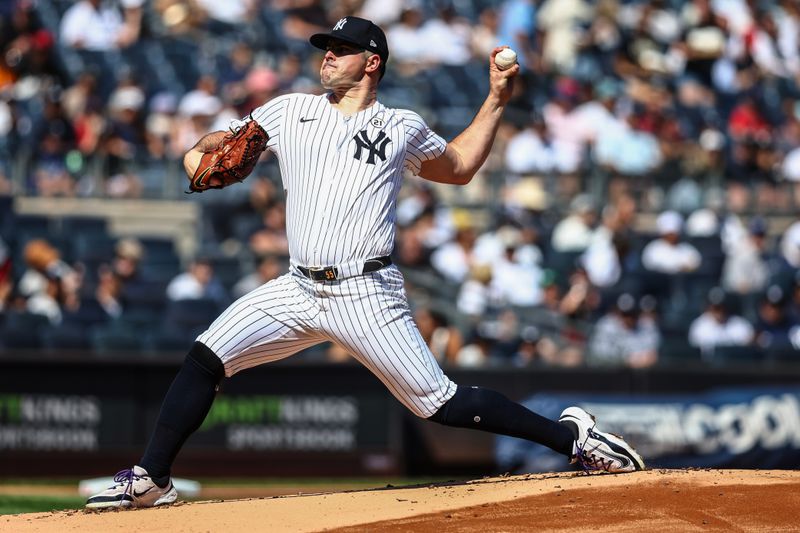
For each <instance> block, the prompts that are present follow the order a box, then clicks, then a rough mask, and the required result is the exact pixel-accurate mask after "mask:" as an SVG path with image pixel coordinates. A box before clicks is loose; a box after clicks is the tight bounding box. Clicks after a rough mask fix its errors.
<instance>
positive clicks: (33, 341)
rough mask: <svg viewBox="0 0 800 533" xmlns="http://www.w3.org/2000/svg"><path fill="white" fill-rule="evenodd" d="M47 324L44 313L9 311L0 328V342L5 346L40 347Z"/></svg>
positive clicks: (48, 322)
mask: <svg viewBox="0 0 800 533" xmlns="http://www.w3.org/2000/svg"><path fill="white" fill-rule="evenodd" d="M49 324H50V321H49V320H48V319H47V317H46V316H44V315H37V314H33V313H27V312H18V311H11V312H9V313H7V314H6V318H5V321H4V322H3V327H2V329H0V344H2V346H3V347H5V348H22V349H34V348H41V347H42V344H43V343H42V333H43V331H44V329H45V328H46V327H47V326H48V325H49Z"/></svg>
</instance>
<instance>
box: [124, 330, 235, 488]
mask: <svg viewBox="0 0 800 533" xmlns="http://www.w3.org/2000/svg"><path fill="white" fill-rule="evenodd" d="M224 375H225V368H224V366H223V365H222V361H220V360H219V357H217V356H216V354H214V352H212V351H211V350H210V349H209V348H208V347H206V346H205V345H204V344H201V343H199V342H195V343H194V345H193V346H192V349H191V350H190V351H189V354H188V355H187V356H186V359H185V360H184V362H183V366H182V367H181V369H180V371H179V372H178V375H177V376H175V379H174V381H173V382H172V385H170V387H169V390H168V391H167V395H166V396H165V397H164V402H163V403H162V404H161V412H160V413H159V414H158V422H157V423H156V427H155V430H154V431H153V435H152V436H151V438H150V443H149V444H148V445H147V449H146V450H145V452H144V456H142V459H141V460H140V461H139V466H141V467H142V468H144V469H145V470H147V473H148V474H150V477H151V478H152V479H153V482H155V484H156V485H158V486H160V487H164V486H166V485H167V483H169V476H170V468H171V467H172V463H173V462H174V461H175V456H176V455H178V452H179V451H180V449H181V447H182V446H183V443H184V442H186V439H187V438H189V435H191V434H192V433H194V432H195V431H196V430H197V428H199V427H200V425H201V424H202V423H203V420H205V418H206V415H207V414H208V411H209V410H210V409H211V404H212V403H214V396H215V394H216V391H217V385H219V383H220V381H222V378H223V377H224Z"/></svg>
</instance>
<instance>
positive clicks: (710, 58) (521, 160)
mask: <svg viewBox="0 0 800 533" xmlns="http://www.w3.org/2000/svg"><path fill="white" fill-rule="evenodd" d="M350 13H354V14H358V15H361V16H364V17H367V18H370V19H372V20H374V21H375V22H376V23H378V24H380V25H381V26H382V27H383V28H384V29H385V30H386V33H387V37H388V41H389V48H390V52H391V55H390V60H389V65H388V66H389V69H388V73H387V76H386V78H385V79H384V81H383V82H382V84H381V96H380V98H381V99H382V101H384V103H386V104H387V105H392V106H397V107H408V108H411V109H415V110H417V111H419V112H420V113H421V114H422V115H423V116H424V117H425V118H426V120H428V122H429V123H430V125H431V126H432V127H433V128H434V129H436V130H437V131H439V132H441V133H442V134H443V135H445V137H452V135H454V134H455V133H457V132H458V131H460V129H461V128H463V127H464V126H466V124H468V123H469V121H470V120H471V118H472V115H473V114H474V112H475V111H476V109H477V107H478V105H479V104H480V102H481V101H482V99H483V97H484V95H485V90H486V87H487V86H488V85H487V82H486V77H487V74H486V68H487V65H486V63H487V57H488V54H489V51H490V50H491V49H492V48H493V47H494V46H496V45H498V44H507V45H510V46H512V47H513V48H514V49H516V50H517V52H518V54H519V61H520V63H521V65H522V67H523V68H522V72H521V75H520V77H519V78H518V79H517V80H516V81H517V83H516V84H515V93H514V96H513V98H512V101H511V103H510V104H509V107H508V109H507V111H506V114H505V121H504V123H503V125H502V127H501V129H500V131H499V133H498V139H497V142H496V144H495V147H494V149H493V152H492V154H491V155H490V157H489V159H488V161H487V163H486V165H485V166H484V168H483V169H481V172H480V175H479V176H478V177H476V178H475V180H474V182H473V184H470V185H469V186H468V187H465V188H463V189H457V190H453V189H454V188H440V187H439V186H437V185H434V184H430V183H426V182H423V181H421V180H418V179H413V178H409V180H408V181H407V185H406V187H405V188H404V190H403V191H402V198H401V201H400V204H399V205H398V211H397V221H398V240H397V246H396V250H395V254H394V255H395V260H396V261H397V262H398V263H399V264H400V265H401V266H402V267H403V269H404V271H405V272H406V277H407V280H408V290H409V293H410V294H411V295H412V298H411V300H412V302H413V303H414V305H415V313H416V315H417V316H416V318H417V321H418V323H419V325H420V329H421V331H422V333H423V336H425V338H426V340H428V341H429V343H430V344H431V347H432V349H433V350H434V353H435V354H436V356H437V357H439V358H440V359H441V360H442V361H443V362H447V363H449V364H457V365H465V366H469V365H473V366H479V365H487V364H518V365H530V364H546V365H561V366H575V365H581V364H624V365H628V366H632V367H646V366H649V365H653V364H657V363H658V362H659V361H664V360H670V359H672V360H675V359H678V360H682V359H687V360H690V359H697V360H704V361H706V362H725V361H729V360H740V359H741V360H748V359H753V360H769V361H775V360H784V359H791V358H793V357H795V350H796V348H797V347H799V346H800V331H798V330H797V326H798V324H800V322H798V320H799V319H800V317H799V316H798V313H800V289H798V286H800V278H799V277H797V276H796V275H795V274H796V272H797V270H798V268H800V218H795V214H796V213H797V212H798V210H797V207H798V205H800V98H799V97H800V4H798V3H797V2H796V1H794V0H773V1H759V0H652V1H643V0H599V1H596V2H594V1H588V0H587V1H584V0H462V1H456V0H452V1H447V0H427V1H421V0H415V1H412V2H408V1H406V2H401V1H399V0H348V1H340V2H330V1H324V0H274V1H272V2H264V1H259V0H230V1H225V2H212V1H210V0H154V1H153V2H147V1H144V0H118V1H100V0H80V1H76V2H68V1H63V0H37V1H33V0H14V1H10V2H4V3H2V5H0V51H2V54H0V194H14V195H17V196H21V195H27V196H53V197H76V196H77V197H84V196H85V197H98V196H99V197H109V198H140V197H141V198H153V199H159V198H175V197H178V194H179V193H180V191H181V190H182V189H183V187H184V183H183V181H182V177H181V175H180V168H179V165H177V164H176V161H177V160H178V159H179V158H180V157H181V156H182V154H183V153H184V152H185V151H186V150H187V149H188V148H189V147H191V146H192V145H193V144H194V143H195V142H196V140H197V139H198V138H199V137H200V136H202V135H203V134H204V133H206V132H208V131H212V130H218V129H226V128H227V126H228V124H229V123H230V120H231V119H233V118H238V117H241V116H244V115H246V114H247V113H248V112H249V111H250V110H251V109H253V108H254V107H256V106H258V105H260V104H261V103H263V102H264V101H266V100H268V99H270V98H272V97H273V96H275V95H278V94H281V93H285V92H290V91H302V92H317V91H319V90H320V88H319V85H318V76H317V67H318V62H319V59H320V56H319V55H318V52H316V51H315V50H314V49H313V48H312V47H310V46H309V45H308V44H307V38H308V36H309V35H311V34H312V33H315V32H317V31H327V30H328V29H330V27H331V26H332V25H333V24H334V23H335V22H336V20H338V19H339V18H340V17H341V16H343V15H346V14H350ZM196 196H197V195H193V197H187V198H186V199H185V200H184V201H192V202H197V203H198V204H199V205H200V206H201V208H202V210H203V215H202V217H201V218H202V220H203V221H204V223H205V225H204V226H203V227H202V228H201V238H202V240H203V243H204V244H203V247H202V249H201V251H200V253H199V254H198V255H197V256H196V257H191V258H185V257H182V258H178V256H177V255H176V254H175V253H174V251H173V252H171V255H170V253H167V254H166V255H164V254H162V253H161V252H157V251H156V250H161V249H162V244H163V243H162V244H159V243H154V242H150V243H148V242H147V241H146V239H140V240H139V241H125V242H126V244H123V241H120V240H119V239H114V238H112V237H111V236H110V235H109V234H108V233H107V232H106V233H105V234H104V235H102V236H101V237H98V238H102V239H104V240H102V242H103V243H105V244H104V246H100V247H99V248H97V247H93V246H87V245H86V244H85V243H82V242H81V241H80V239H78V238H76V236H75V235H69V234H65V233H64V232H63V231H62V233H58V232H56V233H52V234H47V233H37V232H35V231H34V232H28V233H24V232H23V233H20V232H19V231H17V230H15V229H9V228H17V229H18V228H20V227H22V226H20V224H22V223H23V222H22V220H23V218H22V217H18V218H17V219H14V221H6V223H5V226H4V230H5V231H4V232H3V233H2V236H3V238H4V239H5V244H4V245H3V246H2V247H1V248H0V257H6V258H8V261H9V264H11V263H13V264H11V266H9V267H7V268H6V270H5V272H7V274H6V275H5V277H4V280H5V281H4V282H3V284H2V286H0V302H2V305H3V306H4V314H5V315H9V313H10V311H9V310H15V311H14V312H22V310H26V311H27V312H31V313H38V314H40V315H43V316H46V317H47V319H48V324H45V325H44V326H43V327H45V326H46V327H51V328H55V327H57V326H59V324H62V323H70V320H69V317H73V318H74V317H75V316H78V315H81V312H79V311H78V309H79V308H80V305H81V302H84V303H85V302H86V301H92V302H94V303H91V304H88V305H89V306H90V307H92V308H93V309H95V311H97V312H96V313H95V314H94V315H93V316H95V317H101V318H103V320H102V324H103V327H104V328H105V329H102V330H99V331H101V334H95V335H94V336H92V335H89V336H88V337H87V338H91V339H97V338H100V339H101V340H103V339H105V340H108V339H111V340H113V339H115V338H116V339H117V340H120V339H121V341H120V342H122V343H123V344H124V343H125V342H128V341H130V342H134V341H131V340H130V339H129V338H128V337H129V336H130V335H128V333H126V332H125V331H124V329H125V328H123V327H122V326H120V324H121V323H122V324H128V323H131V324H141V323H142V321H144V320H145V318H146V317H147V315H148V313H147V312H145V311H146V310H148V309H149V310H150V311H153V310H154V309H161V310H162V311H163V310H164V309H167V307H169V306H170V303H171V302H173V303H174V302H180V301H190V302H197V301H205V302H208V303H209V304H208V306H207V309H208V310H209V314H211V313H212V311H213V310H217V309H218V308H219V307H221V306H224V305H225V304H226V303H227V302H229V301H230V299H231V298H234V297H236V296H238V295H240V294H241V293H242V291H246V290H247V289H249V288H253V287H255V286H257V285H258V284H259V283H262V282H263V281H265V280H268V279H271V278H272V277H274V276H276V275H278V274H279V273H281V272H282V270H283V269H285V268H286V261H285V255H286V253H287V246H286V240H285V216H284V209H285V205H284V202H283V198H282V187H281V186H280V185H279V173H278V169H277V165H276V162H275V161H274V159H271V158H270V157H269V156H265V157H264V159H263V160H262V163H261V164H260V165H259V166H258V167H257V170H256V173H255V174H254V176H252V177H251V178H250V179H248V180H247V181H246V182H245V183H243V184H242V185H241V186H238V187H237V188H234V189H231V190H229V189H226V190H225V191H222V192H221V193H220V194H217V195H202V197H201V198H196ZM9 220H10V219H9ZM11 224H15V225H14V226H12V225H11ZM53 224H62V225H64V226H66V220H65V221H64V223H51V224H50V226H48V228H49V229H50V230H52V225H53ZM35 225H36V223H32V226H35ZM61 229H62V230H63V228H61ZM28 237H37V238H38V239H40V240H41V239H43V241H41V242H40V240H34V239H32V238H31V239H28ZM34 244H35V246H34V247H33V251H30V250H29V248H30V247H31V246H32V245H34ZM37 246H38V248H37ZM137 247H138V248H137ZM118 248H124V249H128V250H129V251H130V250H131V249H138V250H139V251H138V256H139V259H138V260H137V261H138V262H139V263H141V265H142V266H143V267H144V269H143V270H142V271H139V272H138V273H137V274H136V275H134V276H132V275H130V274H124V273H121V272H120V271H119V267H120V263H119V260H120V251H119V249H118ZM98 249H101V250H104V251H105V252H104V255H103V254H101V256H100V257H95V256H92V257H87V256H86V254H85V253H84V252H85V251H86V250H94V251H95V252H96V251H97V250H98ZM37 250H38V251H37ZM42 250H45V252H44V253H43V252H42ZM89 255H92V254H89ZM42 256H44V257H45V258H48V260H47V261H45V260H43V259H42ZM37 257H38V259H36V258H37ZM179 259H181V260H182V261H179ZM123 264H124V263H123ZM52 265H56V266H52ZM32 273H37V274H38V276H36V275H34V274H32ZM54 279H57V280H59V281H58V283H56V282H55V281H53V280H54ZM30 280H35V281H30ZM135 280H138V281H137V283H139V286H137V285H136V283H134V281H135ZM126 287H127V288H126ZM142 287H144V288H142ZM136 294H145V295H148V296H147V298H150V300H148V301H147V302H141V301H138V300H137V296H135V295H136ZM70 295H72V296H70ZM132 295H133V296H132ZM147 298H144V299H145V300H147ZM95 304H96V305H95ZM155 304H158V305H160V306H161V307H160V308H157V307H153V305H155ZM147 305H151V307H147ZM186 307H188V306H186ZM180 308H181V306H180V305H179V304H177V303H176V304H174V305H172V307H171V308H170V309H171V311H170V313H168V314H169V316H170V317H172V318H174V319H175V320H177V321H178V322H177V323H182V322H180V321H181V320H186V317H183V318H182V317H181V311H180ZM196 308H198V309H200V308H202V306H198V307H196ZM100 310H102V312H103V313H105V315H103V314H102V313H100V312H99V311H100ZM84 314H85V313H84ZM82 320H83V319H81V320H73V322H79V323H80V325H81V327H85V328H88V329H92V328H94V325H93V324H91V323H90V321H86V320H83V321H82ZM137 321H138V322H137ZM8 323H9V322H8V320H7V321H6V325H5V326H4V327H5V328H6V329H8V327H9V326H8ZM161 325H162V326H163V324H161ZM196 326H197V325H193V326H191V327H188V328H184V330H183V331H184V332H186V331H192V328H193V327H196ZM114 328H117V329H114ZM62 329H64V328H62ZM169 329H170V328H166V327H163V328H153V329H152V330H151V332H152V333H153V338H152V339H150V340H148V341H146V342H147V343H149V344H148V345H149V346H153V347H155V348H158V347H169V346H171V344H170V343H174V344H176V345H177V344H178V339H174V338H172V337H174V335H172V336H171V335H170V333H169V331H168V330H169ZM161 330H164V331H161ZM92 331H94V332H95V333H96V331H95V330H94V329H93V330H92ZM109 331H111V333H108V332H109ZM114 332H116V333H114ZM114 334H118V337H114ZM55 337H56V338H60V337H58V336H57V335H56V336H55ZM62 337H64V338H69V332H62ZM52 338H53V335H51V336H50V337H48V339H50V340H48V341H47V342H53V341H52ZM76 338H77V337H76ZM41 342H45V341H41ZM59 342H66V341H63V340H61V341H59ZM76 342H77V341H76ZM137 342H145V341H137ZM101 344H102V343H101ZM112 344H113V343H112ZM134 345H135V346H139V345H136V344H134ZM155 348H154V349H155ZM322 356H323V357H334V358H336V357H339V355H337V354H336V353H335V350H331V352H330V353H326V354H323V355H322Z"/></svg>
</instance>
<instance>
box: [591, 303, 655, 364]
mask: <svg viewBox="0 0 800 533" xmlns="http://www.w3.org/2000/svg"><path fill="white" fill-rule="evenodd" d="M660 342H661V334H660V332H659V330H658V326H657V325H656V323H655V322H654V321H653V320H652V319H651V318H650V317H640V315H639V309H638V307H637V305H636V299H635V298H634V297H633V295H631V294H629V293H623V294H621V295H620V296H619V298H617V302H616V306H615V307H614V309H613V310H612V311H611V312H609V313H607V314H606V315H605V316H603V317H602V318H600V320H598V321H597V325H596V326H595V329H594V332H593V333H592V336H591V339H590V340H589V354H588V362H589V363H590V364H597V365H622V366H628V367H631V368H644V367H648V366H652V365H654V364H655V363H656V361H657V360H658V345H659V343H660Z"/></svg>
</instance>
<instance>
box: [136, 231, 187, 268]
mask: <svg viewBox="0 0 800 533" xmlns="http://www.w3.org/2000/svg"><path fill="white" fill-rule="evenodd" d="M139 242H140V243H141V244H142V247H144V252H145V253H144V258H143V261H144V262H153V263H159V262H162V261H177V260H178V254H177V253H176V251H175V241H174V240H172V239H171V238H169V237H139Z"/></svg>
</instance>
